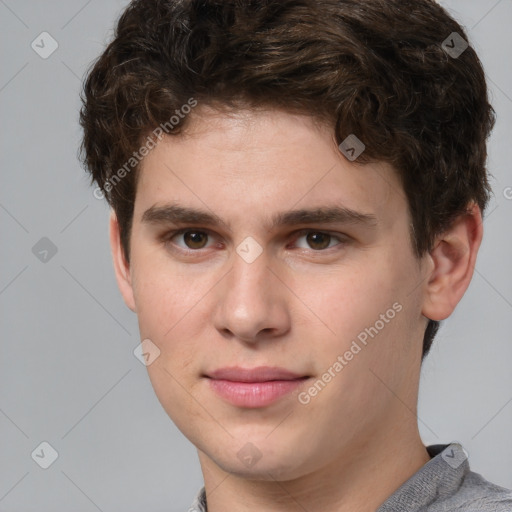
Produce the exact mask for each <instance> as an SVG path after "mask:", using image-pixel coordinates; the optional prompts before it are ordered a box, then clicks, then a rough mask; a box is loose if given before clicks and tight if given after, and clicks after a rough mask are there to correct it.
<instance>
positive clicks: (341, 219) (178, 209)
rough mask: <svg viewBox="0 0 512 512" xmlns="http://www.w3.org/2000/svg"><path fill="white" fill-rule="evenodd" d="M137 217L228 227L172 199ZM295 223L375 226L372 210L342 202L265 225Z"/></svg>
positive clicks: (146, 220)
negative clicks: (338, 204) (173, 201)
mask: <svg viewBox="0 0 512 512" xmlns="http://www.w3.org/2000/svg"><path fill="white" fill-rule="evenodd" d="M141 221H142V222H143V223H147V224H167V223H172V224H204V225H209V226H217V225H224V226H226V227H227V229H228V230H229V231H232V230H231V227H230V225H229V223H226V222H225V221H223V220H222V219H221V218H220V217H219V216H218V215H215V214H213V213H209V212H207V211H204V210H198V209H195V208H188V207H185V206H181V205H179V204H174V203H169V204H164V205H160V206H157V205H153V206H151V207H150V208H148V209H147V210H146V211H145V212H144V213H143V215H142V219H141ZM299 224H359V225H365V226H368V227H375V226H376V225H377V217H376V216H375V215H374V214H372V213H363V212H358V211H356V210H353V209H351V208H346V207H343V206H329V207H319V208H310V209H299V210H289V211H283V212H278V213H276V214H274V215H273V216H272V217H271V219H270V222H269V223H268V224H267V226H268V227H269V228H270V229H272V228H275V227H278V226H295V225H299Z"/></svg>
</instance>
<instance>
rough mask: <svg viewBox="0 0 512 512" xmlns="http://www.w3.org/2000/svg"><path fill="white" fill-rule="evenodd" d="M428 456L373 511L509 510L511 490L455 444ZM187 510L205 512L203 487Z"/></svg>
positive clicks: (431, 450)
mask: <svg viewBox="0 0 512 512" xmlns="http://www.w3.org/2000/svg"><path fill="white" fill-rule="evenodd" d="M426 448H427V451H428V453H429V455H430V457H431V459H430V461H429V462H427V463H426V464H425V465H424V466H423V467H422V468H421V469H420V470H418V471H417V472H416V473H415V474H414V475H413V476H411V478H409V480H407V481H406V482H404V483H403V484H402V485H401V486H400V487H399V488H398V489H397V490H396V491H395V492H394V493H393V494H392V495H391V496H390V497H389V498H388V499H387V500H386V501H385V502H384V503H383V504H382V505H381V506H380V507H379V508H378V509H377V510H376V512H512V490H509V489H505V488H504V487H500V486H499V485H495V484H493V483H491V482H488V481H487V480H485V479H484V478H483V477H482V476H481V475H479V474H478V473H474V472H473V471H471V470H470V468H469V462H468V459H467V455H466V452H465V451H464V449H463V448H462V446H461V445H460V444H458V443H451V444H444V445H442V444H435V445H431V446H427V447H426ZM188 512H208V508H207V506H206V494H205V489H204V486H203V487H202V488H201V490H200V491H199V492H198V493H197V495H196V497H195V498H194V501H193V503H192V506H191V507H190V509H189V510H188Z"/></svg>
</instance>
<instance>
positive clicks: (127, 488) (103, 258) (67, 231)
mask: <svg viewBox="0 0 512 512" xmlns="http://www.w3.org/2000/svg"><path fill="white" fill-rule="evenodd" d="M126 4H127V2H126V1H120V0H116V1H114V0H109V1H103V2H102V1H99V0H89V1H87V2H86V1H83V0H73V1H70V0H68V1H64V0H60V1H58V0H54V1H46V2H36V1H34V0H32V1H28V0H25V1H15V0H5V1H4V0H0V16H1V18H0V20H1V21H0V26H1V30H0V38H1V48H2V54H1V70H2V72H1V75H0V116H1V120H2V123H1V127H2V136H1V147H0V149H1V151H0V159H1V176H2V186H1V188H0V222H1V224H0V225H1V236H2V243H1V245H0V257H1V262H2V265H1V273H0V308H1V309H0V311H1V317H0V318H1V333H2V343H1V350H2V352H1V357H0V461H1V465H0V511H9V512H14V511H21V510H23V511H36V510H37V511H38V512H45V511H50V510H51V511H54V512H55V511H61V510H62V511H63V510H70V509H72V510H74V511H76V512H82V511H83V512H92V511H96V510H101V511H105V512H106V511H120V510H123V511H125V512H130V511H140V510H147V511H149V510H151V511H155V512H156V511H167V512H174V511H176V512H178V511H184V510H187V509H188V507H189V505H190V503H191V501H192V498H193V496H194V495H195V494H196V492H197V491H198V489H199V488H200V487H201V486H202V485H203V480H202V475H201V472H200V467H199V463H198V461H197V454H196V451H195V448H194V447H193V446H192V445H191V444H190V443H189V442H188V440H187V439H186V438H184V436H183V435H182V434H181V433H180V432H179V431H178V429H177V428H176V427H175V426H174V425H173V423H172V422H171V420H170V419H169V418H168V416H167V415H166V413H165V412H164V410H163V409H162V408H161V406H160V403H159V402H158V400H157V398H156V396H155V394H154V392H153V389H152V387H151V384H150V382H149V379H148V376H147V372H146V368H145V367H144V365H143V364H141V363H140V362H139V361H138V360H137V359H136V358H135V357H134V355H133V350H134V348H135V347H136V345H137V344H138V343H139V338H138V327H137V321H136V316H135V315H134V314H133V313H131V311H129V310H128V309H127V308H126V306H125V305H124V303H123V301H122V298H121V296H120V294H119V292H118V289H117V285H116V282H115V279H114V274H113V269H112V263H111V256H110V252H109V245H108V208H107V206H106V204H105V203H104V202H102V201H99V200H97V199H95V198H94V197H93V195H92V190H93V188H92V187H89V184H88V178H87V176H86V174H85V172H84V171H83V170H82V169H81V168H80V166H79V163H78V161H77V149H78V145H79V142H80V136H81V132H80V129H79V125H78V122H77V120H78V109H79V107H80V102H79V90H80V83H81V78H82V77H83V75H84V73H85V71H86V68H87V66H88V65H89V63H90V62H91V61H92V60H93V59H94V58H95V57H96V56H97V55H99V53H100V52H101V51H102V49H103V48H104V45H105V43H106V42H107V40H109V39H110V37H111V35H112V28H113V24H114V21H115V20H116V19H117V16H118V15H119V13H120V12H121V10H122V8H123V7H124V6H125V5H126ZM442 4H443V5H445V6H446V7H448V8H449V9H450V11H451V12H452V13H453V15H454V16H455V17H456V18H457V19H458V20H459V21H460V22H461V23H462V24H463V25H464V26H465V27H466V28H467V29H468V30H469V35H470V42H471V44H472V45H473V46H474V47H475V49H476V51H477V52H478V53H479V55H480V57H481V60H482V62H483V63H484V67H485V70H486V73H487V76H488V79H489V85H490V88H491V91H492V103H493V105H494V107H495V110H496V111H497V114H498V120H497V124H496V128H495V130H494V133H493V135H492V138H491V139H490V141H489V167H490V171H491V173H492V174H493V176H494V178H493V181H492V185H493V189H494V194H495V197H494V198H493V200H492V202H491V204H490V206H489V209H488V214H487V217H486V220H485V222H484V227H485V236H484V242H483V246H482V248H481V251H480V255H479V258H478V262H477V266H476V269H475V275H474V278H473V281H472V284H471V286H470V288H469V290H468V292H467V293H466V295H465V296H464V298H463V300H462V301H461V303H460V304H459V306H458V308H457V309H456V311H455V313H454V314H453V316H452V317H450V319H449V320H447V321H445V322H444V325H443V327H442V329H441V331H440V332H439V334H438V336H437V340H436V342H435V344H434V347H433V349H432V353H431V354H430V356H429V357H428V359H427V361H426V362H425V364H424V367H423V370H422V384H421V389H420V406H419V414H418V416H419V424H420V430H421V433H422V436H423V440H424V442H425V443H426V444H433V443H448V442H450V441H459V442H461V443H462V444H463V446H464V447H465V448H466V450H467V451H468V452H469V458H470V464H471V466H472V469H473V470H474V471H477V472H479V473H482V474H483V475H484V476H485V477H486V478H487V479H488V480H491V481H493V482H495V483H497V484H499V485H502V486H505V487H509V488H512V439H511V432H512V372H511V371H510V366H511V365H510V363H511V359H512V357H511V356H512V343H511V334H510V333H511V331H512V314H511V313H512V272H511V270H510V262H511V261H512V231H511V228H510V218H511V214H512V200H510V199H507V198H506V192H505V191H506V190H507V187H512V173H511V169H510V161H511V160H512V144H511V142H510V138H511V134H512V124H511V122H512V99H511V98H512V76H511V66H510V61H511V59H510V54H511V43H512V36H511V30H510V27H511V22H512V0H501V1H497V0H489V1H484V0H472V1H469V0H449V1H443V2H442ZM43 31H46V32H48V33H49V34H51V36H52V37H53V38H54V39H55V40H56V41H57V42H58V45H59V46H58V49H57V50H56V51H55V52H54V53H53V54H52V55H51V56H49V57H48V58H47V59H43V58H41V57H40V56H39V55H38V54H37V53H36V52H35V51H34V50H33V49H32V48H31V43H32V41H34V40H35V39H36V38H37V36H39V34H40V33H41V32H43ZM36 41H37V40H36ZM46 48H48V45H46ZM508 190H509V191H510V193H509V194H508V197H509V198H510V197H512V189H508ZM42 237H47V238H49V239H50V240H51V241H52V243H53V244H54V245H55V246H56V248H57V252H56V254H55V255H53V256H51V253H49V254H48V256H47V261H46V262H42V261H40V260H39V259H38V258H37V257H36V255H35V254H34V253H33V252H32V248H33V247H34V245H35V244H36V243H37V242H38V241H39V240H40V239H41V238H42ZM40 243H44V242H40ZM43 441H46V442H48V443H49V444H50V445H51V446H52V447H53V448H54V449H55V450H56V451H57V452H58V458H57V459H56V461H55V462H54V463H53V464H52V465H51V466H50V467H49V468H48V469H42V468H41V467H40V466H39V465H38V464H36V462H35V461H34V459H33V458H32V456H31V454H32V453H33V451H34V450H35V449H36V448H38V446H39V445H40V443H41V442H43ZM46 453H48V451H47V452H46Z"/></svg>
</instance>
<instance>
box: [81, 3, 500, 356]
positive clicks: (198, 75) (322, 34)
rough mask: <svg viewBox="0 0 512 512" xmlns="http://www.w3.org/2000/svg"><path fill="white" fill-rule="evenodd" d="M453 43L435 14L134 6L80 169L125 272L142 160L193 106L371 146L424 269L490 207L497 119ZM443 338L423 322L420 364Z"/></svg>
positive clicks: (392, 9)
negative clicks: (473, 214) (114, 222)
mask: <svg viewBox="0 0 512 512" xmlns="http://www.w3.org/2000/svg"><path fill="white" fill-rule="evenodd" d="M454 32H456V33H457V34H456V35H455V37H456V38H457V39H456V40H457V41H458V42H459V43H460V41H464V42H467V40H468V37H467V35H466V33H465V31H464V29H463V28H462V27H461V26H460V25H459V24H458V23H457V22H456V21H455V20H454V19H453V18H452V17H451V16H450V15H449V14H448V12H447V11H446V10H445V9H443V8H442V7H441V6H440V5H438V4H437V3H436V2H435V1H433V0H134V1H132V2H131V3H130V4H129V5H128V6H127V7H126V8H125V10H124V11H123V12H122V13H121V15H120V17H119V19H118V22H117V26H116V29H115V32H114V37H113V39H112V41H111V42H110V43H109V44H108V45H107V47H106V49H105V50H104V52H103V53H102V54H101V55H100V56H99V57H98V59H97V60H96V61H95V62H93V63H92V64H91V68H90V69H89V70H88V73H87V77H86V79H85V81H84V84H83V91H82V94H81V100H82V108H81V111H80V124H81V126H82V128H83V131H84V136H83V140H82V144H81V147H80V159H81V161H82V163H83V165H84V167H85V168H86V170H87V171H88V172H90V174H91V184H92V183H93V182H94V181H96V183H97V185H98V190H100V191H101V194H102V195H104V196H105V197H106V198H107V201H108V203H109V204H110V206H111V207H112V208H113V209H114V210H115V212H116V214H117V218H118V221H119V225H120V233H121V235H120V236H121V243H122V247H123V251H124V254H125V258H126V260H127V261H128V262H129V254H130V231H131V226H132V217H133V210H134V202H135V194H136V188H137V176H138V173H137V170H138V163H139V160H138V159H135V158H134V156H135V155H137V156H138V153H135V152H136V151H137V150H138V149H139V148H141V145H142V144H143V142H144V141H146V140H147V141H149V140H150V139H151V140H152V138H151V137H150V136H148V135H149V134H151V133H153V134H155V132H156V131H157V130H155V128H156V127H158V126H164V124H165V125H166V126H167V127H168V128H169V126H170V129H169V130H166V132H167V133H168V134H169V135H178V134H179V133H181V132H182V131H183V130H184V129H185V128H186V126H187V125H188V123H189V122H190V119H191V118H193V117H194V112H191V113H190V114H189V115H179V116H178V115H177V114H179V113H181V112H186V110H185V109H184V105H187V104H188V105H192V103H191V100H193V101H195V102H196V104H197V102H199V103H200V104H203V105H210V106H215V107H216V108H218V109H239V108H259V107H262V108H279V109H282V110H284V111H287V112H290V113H299V114H306V115H309V116H312V117H314V118H316V119H317V120H320V121H322V122H325V123H328V125H329V126H331V127H332V129H333V131H334V134H335V137H336V141H337V142H338V143H341V142H342V141H343V140H344V139H345V138H346V137H347V136H348V135H350V134H355V135H356V136H357V137H358V138H359V139H360V140H361V141H362V142H363V143H364V144H365V146H366V148H365V151H364V152H363V153H362V154H361V155H360V156H359V157H358V159H357V162H356V163H362V164H364V163H369V162H372V161H384V162H387V163H389V164H391V165H392V166H393V168H394V169H395V170H396V172H397V173H398V176H399V178H400V182H401V184H402V186H403V189H404V192H405V194H406V197H407V201H408V206H409V213H410V215H411V219H412V221H411V228H410V238H411V244H412V247H413V250H414V253H415V255H416V256H417V258H421V257H422V256H423V255H424V254H425V253H426V252H428V251H430V250H431V249H432V248H433V244H434V241H435V238H436V236H438V235H439V234H441V233H442V232H443V231H444V230H445V229H447V228H448V227H449V226H450V225H451V223H452V222H453V220H454V219H455V218H456V217H457V216H459V215H460V214H462V213H464V212H465V211H466V209H467V207H468V204H469V203H471V202H475V203H477V204H478V206H479V207H480V209H481V211H482V213H483V212H484V210H485V208H486V205H487V203H488V200H489V198H490V194H491V193H492V190H491V188H490V185H489V182H488V177H487V171H486V160H487V149H486V140H487V138H488V136H489V134H490V132H491V130H492V128H493V126H494V123H495V112H494V110H493V108H492V106H491V105H490V104H489V101H488V90H487V85H486V81H485V74H484V70H483V67H482V64H481V62H480V60H479V58H478V56H477V54H476V53H475V51H474V50H473V48H472V47H471V46H467V48H465V49H463V51H462V53H460V55H454V54H453V53H450V52H448V51H447V46H446V45H444V44H443V42H445V41H446V40H447V39H448V40H449V42H450V44H448V47H450V48H451V47H454V45H455V42H454V41H455V39H454V38H453V36H454V34H453V33H454ZM450 37H452V39H450ZM189 110H190V109H189ZM173 117H174V118H175V119H178V122H173V123H169V119H171V118H173ZM160 132H162V130H160ZM141 149H142V148H141ZM141 153H143V152H142V151H141ZM127 162H131V163H130V166H131V167H133V171H132V172H130V171H131V169H130V168H127V165H126V163H127ZM116 172H117V175H116ZM113 178H117V179H116V180H115V181H114V180H113ZM121 178H122V179H121ZM114 185H115V186H114ZM439 325H440V322H438V321H433V320H429V322H428V325H427V328H426V330H425V335H424V339H423V355H422V359H423V358H424V357H425V356H426V355H427V353H428V352H429V350H430V347H431V344H432V341H433V339H434V336H435V335H436V332H437V330H438V328H439Z"/></svg>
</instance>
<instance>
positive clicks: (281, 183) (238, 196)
mask: <svg viewBox="0 0 512 512" xmlns="http://www.w3.org/2000/svg"><path fill="white" fill-rule="evenodd" d="M190 121H191V123H190V125H188V126H187V129H186V131H185V132H184V133H183V134H180V135H174V136H166V137H164V138H163V139H162V140H161V141H160V142H159V143H158V144H157V145H156V147H155V148H154V149H153V150H152V151H151V152H150V153H149V154H148V155H147V156H146V157H145V158H144V160H143V162H142V164H141V169H140V177H139V183H138V190H137V200H136V208H135V210H136V211H135V215H136V216H137V214H138V215H139V218H141V217H142V215H143V214H144V212H145V211H146V210H147V209H149V208H151V207H153V206H154V205H157V204H160V205H162V204H164V203H169V202H174V203H179V204H181V205H188V206H190V207H195V208H196V209H201V210H208V209H210V210H211V211H213V212H214V214H218V215H220V214H221V213H223V212H224V213H225V214H226V215H229V214H230V213H231V214H234V213H235V212H236V211H238V215H240V211H241V210H242V211H243V212H244V213H245V215H246V216H253V217H256V216H258V215H264V216H265V218H269V216H270V214H271V213H274V214H276V213H277V212H280V213H282V212H283V211H284V210H286V209H292V208H293V209H294V210H297V209H300V208H306V207H312V206H315V207H320V206H322V205H324V204H328V205H332V206H339V207H341V208H347V209H351V210H354V211H357V212H360V213H363V212H364V213H366V214H368V215H374V216H375V217H377V218H380V217H382V220H385V218H386V217H389V216H392V215H395V216H396V215H399V214H402V215H403V214H404V212H405V210H406V202H405V196H404V193H403V190H402V188H401V185H400V183H399V179H398V176H397V175H396V172H395V171H394V170H393V169H392V168H391V167H390V166H389V165H387V164H385V163H383V162H377V163H372V164H366V165H360V164H356V163H354V162H350V161H349V160H347V159H346V158H345V157H344V156H343V154H342V153H341V152H340V151H339V149H338V147H337V145H336V142H335V138H334V133H333V130H332V129H331V128H329V127H328V126H326V125H324V124H321V123H319V122H318V121H317V120H316V119H314V118H312V117H309V116H300V115H294V114H289V113H286V112H283V111H277V110H275V111H274V110H273V111H237V112H230V113H222V112H218V111H215V110H213V109H208V108H197V109H196V111H195V113H194V117H193V118H192V119H191V120H190ZM363 138H364V137H363ZM273 217H274V218H275V217H276V215H273ZM262 218H263V217H261V216H260V221H261V219H262Z"/></svg>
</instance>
